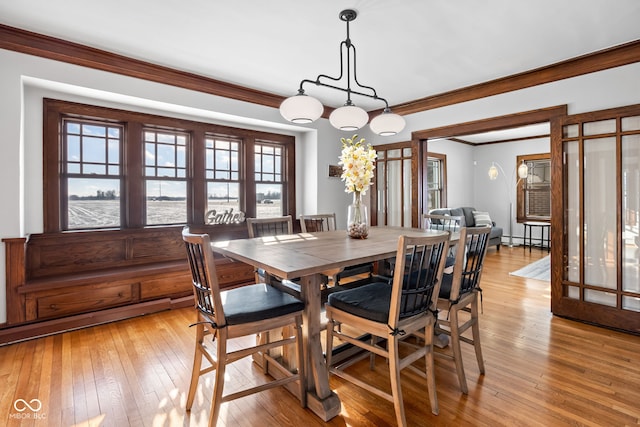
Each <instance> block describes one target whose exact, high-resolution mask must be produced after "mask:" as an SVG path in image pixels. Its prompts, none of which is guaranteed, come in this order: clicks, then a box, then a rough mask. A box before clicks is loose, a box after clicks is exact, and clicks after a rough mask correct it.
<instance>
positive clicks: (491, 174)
mask: <svg viewBox="0 0 640 427" xmlns="http://www.w3.org/2000/svg"><path fill="white" fill-rule="evenodd" d="M496 178H498V168H497V167H496V165H495V164H493V163H492V164H491V167H490V168H489V179H491V180H493V179H496Z"/></svg>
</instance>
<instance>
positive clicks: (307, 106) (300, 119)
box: [280, 94, 324, 124]
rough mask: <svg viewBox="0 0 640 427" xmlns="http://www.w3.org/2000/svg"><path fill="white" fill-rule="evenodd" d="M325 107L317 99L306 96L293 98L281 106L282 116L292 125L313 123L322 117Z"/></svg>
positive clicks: (286, 100)
mask: <svg viewBox="0 0 640 427" xmlns="http://www.w3.org/2000/svg"><path fill="white" fill-rule="evenodd" d="M323 112H324V106H323V105H322V103H321V102H320V101H318V100H317V99H316V98H314V97H312V96H308V95H304V94H298V95H294V96H291V97H289V98H287V99H285V100H284V101H282V104H280V114H282V117H284V118H285V120H288V121H290V122H292V123H301V124H302V123H311V122H315V121H316V120H318V119H319V118H320V116H322V113H323Z"/></svg>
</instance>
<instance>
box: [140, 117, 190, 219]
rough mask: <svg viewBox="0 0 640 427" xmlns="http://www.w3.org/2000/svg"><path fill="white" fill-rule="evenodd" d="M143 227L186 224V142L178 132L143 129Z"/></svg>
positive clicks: (186, 136)
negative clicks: (144, 219) (145, 215)
mask: <svg viewBox="0 0 640 427" xmlns="http://www.w3.org/2000/svg"><path fill="white" fill-rule="evenodd" d="M143 134H144V159H145V161H144V163H145V166H144V176H145V184H146V185H145V193H146V198H145V202H146V214H147V218H146V222H145V223H146V224H147V225H160V224H184V223H186V222H187V159H186V150H187V141H188V139H189V135H187V134H185V133H182V132H171V131H166V130H163V131H157V130H153V129H144V130H143Z"/></svg>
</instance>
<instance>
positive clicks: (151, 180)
mask: <svg viewBox="0 0 640 427" xmlns="http://www.w3.org/2000/svg"><path fill="white" fill-rule="evenodd" d="M44 105H45V133H44V144H43V151H44V152H43V158H44V183H43V184H44V195H45V196H44V197H45V200H44V206H45V219H44V222H45V232H59V231H67V230H90V229H126V228H139V227H145V226H165V225H183V224H192V225H206V224H208V223H212V224H218V223H220V222H224V220H223V221H220V218H221V217H222V216H223V215H225V213H230V214H232V215H233V214H237V213H239V211H242V212H244V214H245V216H247V217H255V216H258V217H268V216H281V215H292V216H294V217H295V185H294V178H295V162H294V159H295V152H294V150H295V143H294V137H292V136H286V135H278V134H272V133H266V132H260V131H252V130H246V129H238V128H231V127H226V126H219V125H213V124H208V123H200V122H193V121H188V120H180V119H175V118H169V117H160V116H153V115H148V114H142V113H137V112H131V111H123V110H116V109H111V108H102V107H93V106H89V105H81V104H75V103H71V102H64V101H56V100H49V99H47V100H45V102H44ZM59 130H61V131H59ZM216 216H217V218H218V220H213V221H212V218H216ZM229 216H231V215H226V217H229ZM243 227H244V225H243Z"/></svg>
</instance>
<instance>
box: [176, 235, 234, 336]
mask: <svg viewBox="0 0 640 427" xmlns="http://www.w3.org/2000/svg"><path fill="white" fill-rule="evenodd" d="M182 239H183V240H184V244H185V247H186V250H187V259H188V260H189V268H190V270H191V282H192V285H193V286H192V289H193V298H194V302H195V306H196V308H197V309H198V310H199V311H200V312H201V313H202V314H204V315H206V316H208V317H210V318H211V319H212V321H213V322H214V323H216V324H217V325H224V324H225V318H224V312H223V310H222V301H221V299H220V288H219V286H218V276H217V273H216V267H215V262H214V259H213V252H212V251H211V241H210V238H209V235H208V234H191V233H190V232H189V230H188V228H186V227H185V229H183V230H182Z"/></svg>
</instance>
